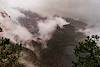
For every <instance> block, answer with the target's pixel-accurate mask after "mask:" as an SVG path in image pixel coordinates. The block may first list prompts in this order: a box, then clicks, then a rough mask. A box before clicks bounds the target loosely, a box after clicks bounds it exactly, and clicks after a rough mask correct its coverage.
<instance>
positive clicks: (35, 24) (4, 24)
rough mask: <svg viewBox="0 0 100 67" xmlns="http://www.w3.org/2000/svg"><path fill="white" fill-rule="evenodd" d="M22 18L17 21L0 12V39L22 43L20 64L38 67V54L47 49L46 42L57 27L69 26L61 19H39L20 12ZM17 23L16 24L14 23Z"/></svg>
mask: <svg viewBox="0 0 100 67" xmlns="http://www.w3.org/2000/svg"><path fill="white" fill-rule="evenodd" d="M22 13H23V14H24V15H25V16H24V17H21V16H20V17H18V18H17V19H18V20H17V21H13V18H12V17H11V16H9V15H8V14H7V12H5V11H3V10H1V12H0V28H1V29H2V31H1V32H0V37H6V38H9V39H10V40H11V41H12V42H13V43H17V42H19V43H22V44H23V45H22V46H23V51H22V52H23V56H22V58H21V61H20V62H21V63H23V64H24V65H25V66H26V67H38V66H39V65H40V64H41V63H40V57H41V56H40V52H41V50H43V49H44V48H47V46H46V45H47V42H48V40H50V39H51V38H52V36H53V33H54V32H55V31H56V29H57V27H59V28H63V26H64V25H67V24H69V23H68V22H66V21H65V20H64V19H63V18H61V17H57V16H54V17H41V16H39V15H38V14H36V13H32V12H29V11H22ZM16 22H18V23H16Z"/></svg>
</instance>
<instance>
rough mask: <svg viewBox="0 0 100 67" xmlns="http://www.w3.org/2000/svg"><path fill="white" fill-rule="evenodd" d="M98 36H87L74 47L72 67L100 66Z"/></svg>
mask: <svg viewBox="0 0 100 67" xmlns="http://www.w3.org/2000/svg"><path fill="white" fill-rule="evenodd" d="M98 40H99V36H97V35H92V36H88V37H87V38H86V39H85V40H84V41H82V42H79V45H77V46H76V48H75V49H74V55H75V60H74V61H73V65H72V67H100V47H99V46H97V42H98Z"/></svg>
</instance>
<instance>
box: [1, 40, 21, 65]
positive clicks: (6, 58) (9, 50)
mask: <svg viewBox="0 0 100 67" xmlns="http://www.w3.org/2000/svg"><path fill="white" fill-rule="evenodd" d="M21 50H22V46H21V44H13V43H11V42H10V40H9V39H7V38H0V64H1V65H2V67H12V66H13V65H16V64H19V62H18V59H19V57H20V52H21Z"/></svg>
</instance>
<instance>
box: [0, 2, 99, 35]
mask: <svg viewBox="0 0 100 67" xmlns="http://www.w3.org/2000/svg"><path fill="white" fill-rule="evenodd" d="M0 1H1V2H0V4H1V5H2V6H3V7H4V6H6V7H8V9H9V10H8V11H11V12H14V11H13V10H11V9H10V8H11V7H12V8H16V7H18V8H23V9H27V10H31V11H34V12H38V13H40V14H42V15H54V14H57V15H60V16H65V17H74V18H76V19H79V20H84V22H85V23H87V24H89V25H92V27H94V28H93V30H94V31H91V32H92V33H95V32H97V33H99V29H100V19H99V18H100V9H99V8H100V5H99V4H100V1H99V0H0ZM9 7H10V8H9ZM6 9H7V8H6ZM13 14H16V12H15V13H13ZM89 28H90V27H89Z"/></svg>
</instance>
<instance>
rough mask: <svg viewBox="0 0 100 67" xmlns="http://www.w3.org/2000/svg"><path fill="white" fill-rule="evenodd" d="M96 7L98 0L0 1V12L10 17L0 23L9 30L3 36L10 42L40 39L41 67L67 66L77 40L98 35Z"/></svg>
mask: <svg viewBox="0 0 100 67" xmlns="http://www.w3.org/2000/svg"><path fill="white" fill-rule="evenodd" d="M99 4H100V1H99V0H75V1H73V0H0V12H2V11H5V12H6V13H7V14H8V15H9V16H10V18H11V20H10V19H9V17H7V18H6V19H2V18H1V19H0V20H2V24H4V23H3V22H6V23H5V24H4V26H3V27H6V26H7V27H8V28H9V29H10V31H7V30H6V29H5V31H7V32H6V33H5V35H4V36H5V37H8V38H11V40H12V41H14V42H16V38H14V36H15V35H17V36H18V37H17V41H18V42H20V41H21V42H23V43H26V42H27V40H35V41H37V42H38V40H37V39H38V38H40V39H41V40H39V42H41V43H42V44H45V45H44V46H45V47H46V48H44V49H42V50H41V51H40V57H41V60H40V62H41V65H42V67H58V66H60V67H71V62H72V60H73V54H72V52H73V48H74V46H75V45H76V44H77V43H78V41H80V40H81V39H82V38H84V37H85V36H87V35H95V34H98V35H99V34H100V31H99V29H100V23H99V22H100V19H99V18H100V15H99V14H100V9H99V7H100V5H99ZM0 23H1V22H0ZM8 28H7V29H8ZM12 28H13V29H12ZM24 33H25V34H24ZM24 37H25V38H24ZM28 48H29V52H31V49H33V48H30V46H28ZM26 52H27V51H26ZM33 59H34V58H33ZM57 65H58V66H57ZM31 66H32V65H31V64H30V67H31ZM33 67H35V66H33Z"/></svg>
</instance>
